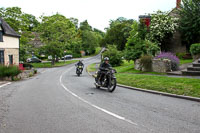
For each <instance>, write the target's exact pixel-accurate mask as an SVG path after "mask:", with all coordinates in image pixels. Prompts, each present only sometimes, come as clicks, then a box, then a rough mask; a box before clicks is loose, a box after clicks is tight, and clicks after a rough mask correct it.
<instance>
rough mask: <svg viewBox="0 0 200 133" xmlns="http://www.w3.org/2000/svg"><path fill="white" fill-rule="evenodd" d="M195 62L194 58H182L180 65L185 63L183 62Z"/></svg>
mask: <svg viewBox="0 0 200 133" xmlns="http://www.w3.org/2000/svg"><path fill="white" fill-rule="evenodd" d="M192 62H193V59H185V60H183V59H180V65H183V64H187V63H192Z"/></svg>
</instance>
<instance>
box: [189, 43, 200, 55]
mask: <svg viewBox="0 0 200 133" xmlns="http://www.w3.org/2000/svg"><path fill="white" fill-rule="evenodd" d="M190 52H191V54H192V55H198V54H200V43H196V44H192V45H191V47H190Z"/></svg>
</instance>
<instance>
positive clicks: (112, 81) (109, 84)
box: [95, 68, 117, 92]
mask: <svg viewBox="0 0 200 133" xmlns="http://www.w3.org/2000/svg"><path fill="white" fill-rule="evenodd" d="M98 73H99V72H97V73H96V75H97V74H98ZM115 73H117V71H116V70H115V69H113V68H109V69H107V71H105V72H103V74H101V76H100V78H99V80H100V84H98V81H97V80H98V79H97V76H95V86H96V88H98V89H99V88H100V87H105V88H107V90H108V91H109V92H113V91H114V90H115V88H116V85H117V80H116V77H115V75H114V74H115Z"/></svg>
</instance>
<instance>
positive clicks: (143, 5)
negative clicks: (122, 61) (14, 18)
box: [0, 0, 176, 31]
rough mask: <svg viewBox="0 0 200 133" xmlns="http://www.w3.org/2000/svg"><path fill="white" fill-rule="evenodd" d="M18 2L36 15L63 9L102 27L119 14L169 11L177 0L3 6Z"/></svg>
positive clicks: (32, 0)
mask: <svg viewBox="0 0 200 133" xmlns="http://www.w3.org/2000/svg"><path fill="white" fill-rule="evenodd" d="M13 6H18V7H20V8H21V9H22V11H23V12H25V13H29V14H32V15H34V16H36V17H39V16H41V15H53V14H55V13H57V12H58V13H60V14H62V15H64V16H66V17H67V18H70V17H74V18H77V19H78V20H79V22H82V21H84V20H86V19H87V20H88V23H89V24H90V25H91V26H92V27H93V28H97V29H100V30H102V31H103V30H104V28H106V27H108V26H109V21H110V20H115V19H117V18H118V17H125V18H127V19H135V20H138V16H139V15H145V14H148V13H153V12H154V11H157V10H161V11H170V10H172V9H173V8H174V7H176V0H0V7H4V8H6V7H13Z"/></svg>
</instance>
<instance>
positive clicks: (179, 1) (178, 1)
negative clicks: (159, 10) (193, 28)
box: [176, 0, 181, 9]
mask: <svg viewBox="0 0 200 133" xmlns="http://www.w3.org/2000/svg"><path fill="white" fill-rule="evenodd" d="M180 5H181V0H176V8H177V9H178V8H180Z"/></svg>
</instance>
